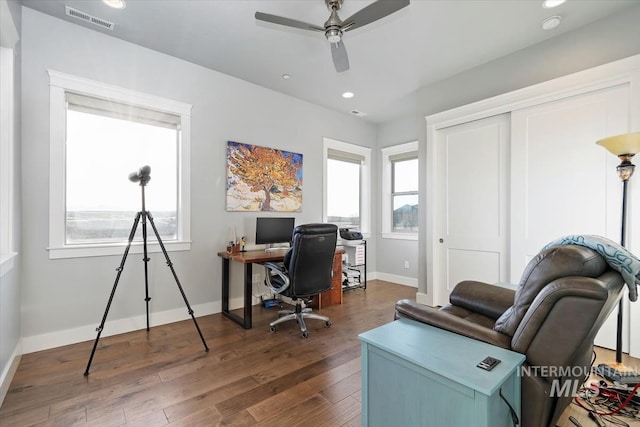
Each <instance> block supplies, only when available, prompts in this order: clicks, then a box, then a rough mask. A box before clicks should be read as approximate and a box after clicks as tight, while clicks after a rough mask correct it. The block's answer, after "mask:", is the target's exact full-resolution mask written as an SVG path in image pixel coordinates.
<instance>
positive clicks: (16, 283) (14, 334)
mask: <svg viewBox="0 0 640 427" xmlns="http://www.w3.org/2000/svg"><path fill="white" fill-rule="evenodd" d="M7 4H8V6H9V12H10V14H11V17H10V18H11V19H12V21H13V25H14V26H15V28H16V30H17V32H18V34H20V27H21V19H22V18H21V7H20V5H19V4H18V2H17V0H8V2H7ZM3 18H7V17H3ZM2 43H3V46H4V47H8V48H13V49H14V53H15V57H14V107H15V108H14V145H13V157H14V170H13V203H12V209H13V219H14V222H13V236H12V237H13V241H12V244H13V248H12V249H13V251H15V252H17V253H18V256H17V257H16V258H14V267H13V269H12V270H11V271H9V272H7V273H6V274H5V275H4V276H2V278H1V279H0V328H1V333H0V373H5V372H6V373H8V374H10V372H8V369H9V367H10V365H11V363H12V362H13V359H12V358H11V356H12V355H13V353H14V352H15V351H17V352H20V348H19V345H20V337H21V331H20V329H21V323H20V307H21V301H20V292H21V287H20V262H21V259H22V257H21V234H20V224H21V223H20V217H21V215H20V212H21V207H20V200H21V196H20V138H21V136H20V122H21V115H20V85H21V83H20V61H21V43H20V41H18V43H17V45H15V46H9V45H6V46H5V45H4V43H5V41H4V40H3V41H2ZM10 379H11V378H10V377H9V378H8V380H10ZM0 386H2V391H6V388H7V387H8V384H4V383H3V384H0ZM2 398H3V394H2V393H0V402H1V401H2Z"/></svg>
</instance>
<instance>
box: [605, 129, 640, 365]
mask: <svg viewBox="0 0 640 427" xmlns="http://www.w3.org/2000/svg"><path fill="white" fill-rule="evenodd" d="M596 144H598V145H601V146H603V147H604V148H606V149H607V150H608V151H609V152H610V153H612V154H614V155H616V156H618V158H619V159H620V161H621V163H620V164H619V165H618V167H616V171H617V172H618V176H619V177H620V179H621V180H622V230H621V235H620V244H621V245H622V246H625V243H626V242H625V235H626V223H627V183H628V181H629V178H631V175H633V170H634V169H635V165H634V164H633V163H631V159H632V158H633V156H634V155H635V154H636V153H638V152H640V132H634V133H626V134H622V135H616V136H611V137H609V138H605V139H601V140H600V141H598V142H596ZM622 309H623V303H622V299H620V303H619V305H618V325H617V331H616V366H615V368H616V369H617V370H618V371H622V370H624V365H623V364H622Z"/></svg>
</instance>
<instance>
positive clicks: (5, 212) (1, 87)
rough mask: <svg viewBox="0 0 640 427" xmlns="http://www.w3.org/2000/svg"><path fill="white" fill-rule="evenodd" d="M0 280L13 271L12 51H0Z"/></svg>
mask: <svg viewBox="0 0 640 427" xmlns="http://www.w3.org/2000/svg"><path fill="white" fill-rule="evenodd" d="M0 67H1V70H0V93H2V98H1V101H0V102H2V108H0V111H1V114H0V185H1V186H2V187H1V188H0V277H2V276H4V275H5V274H6V273H8V272H9V271H11V270H12V269H13V267H14V258H15V257H16V255H17V253H16V252H14V251H13V201H14V191H13V172H14V162H15V159H14V157H13V146H14V144H15V142H14V138H15V134H14V114H15V113H14V109H15V103H14V91H13V84H14V83H13V82H14V80H13V75H14V68H13V49H9V48H7V47H0Z"/></svg>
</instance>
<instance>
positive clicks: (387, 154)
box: [382, 142, 419, 239]
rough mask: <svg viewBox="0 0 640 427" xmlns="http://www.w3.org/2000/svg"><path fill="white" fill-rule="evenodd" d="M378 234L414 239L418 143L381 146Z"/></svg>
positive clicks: (416, 229)
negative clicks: (380, 215)
mask: <svg viewBox="0 0 640 427" xmlns="http://www.w3.org/2000/svg"><path fill="white" fill-rule="evenodd" d="M382 163H383V165H382V166H383V173H382V179H383V182H382V188H383V195H382V209H383V211H382V222H383V228H382V237H384V238H395V239H417V232H418V170H419V169H418V143H417V142H409V143H406V144H400V145H396V146H393V147H387V148H383V149H382Z"/></svg>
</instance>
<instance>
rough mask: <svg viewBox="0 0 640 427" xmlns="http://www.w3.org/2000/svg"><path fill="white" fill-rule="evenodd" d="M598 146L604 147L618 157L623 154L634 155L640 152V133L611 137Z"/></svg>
mask: <svg viewBox="0 0 640 427" xmlns="http://www.w3.org/2000/svg"><path fill="white" fill-rule="evenodd" d="M596 144H598V145H601V146H603V147H604V148H606V149H607V150H609V152H610V153H612V154H614V155H616V156H621V155H623V154H631V155H634V154H636V153H638V152H640V132H633V133H625V134H622V135H616V136H610V137H609V138H604V139H601V140H600V141H598V142H596Z"/></svg>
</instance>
